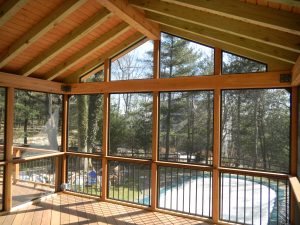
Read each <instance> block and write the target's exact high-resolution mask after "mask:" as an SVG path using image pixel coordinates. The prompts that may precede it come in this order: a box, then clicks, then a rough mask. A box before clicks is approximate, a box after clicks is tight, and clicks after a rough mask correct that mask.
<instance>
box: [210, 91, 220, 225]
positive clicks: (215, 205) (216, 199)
mask: <svg viewBox="0 0 300 225" xmlns="http://www.w3.org/2000/svg"><path fill="white" fill-rule="evenodd" d="M220 115H221V90H220V89H215V90H214V149H213V186H212V190H213V191H212V219H213V223H215V224H218V221H219V215H220V208H219V206H220V185H219V183H220V179H219V177H220V174H219V162H220Z"/></svg>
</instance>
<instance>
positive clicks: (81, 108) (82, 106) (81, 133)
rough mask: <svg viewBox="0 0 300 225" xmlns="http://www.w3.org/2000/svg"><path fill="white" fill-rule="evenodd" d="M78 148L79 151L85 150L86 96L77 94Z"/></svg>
mask: <svg viewBox="0 0 300 225" xmlns="http://www.w3.org/2000/svg"><path fill="white" fill-rule="evenodd" d="M77 112H78V121H77V122H78V148H79V150H80V151H83V152H86V151H87V96H86V95H78V101H77Z"/></svg>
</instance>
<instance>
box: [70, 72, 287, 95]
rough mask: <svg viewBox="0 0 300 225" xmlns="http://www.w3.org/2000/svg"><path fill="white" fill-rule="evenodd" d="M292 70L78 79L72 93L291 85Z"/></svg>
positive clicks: (72, 85)
mask: <svg viewBox="0 0 300 225" xmlns="http://www.w3.org/2000/svg"><path fill="white" fill-rule="evenodd" d="M289 72H290V71H279V72H267V73H249V74H233V75H224V76H213V75H212V76H195V77H178V78H176V79H173V78H165V79H148V80H129V81H114V82H94V83H79V84H78V83H77V84H71V87H72V91H71V92H70V94H93V93H124V92H153V91H177V90H182V91H191V90H212V89H237V88H238V89H243V88H269V87H274V88H276V87H291V83H290V82H287V83H281V82H280V74H286V73H289Z"/></svg>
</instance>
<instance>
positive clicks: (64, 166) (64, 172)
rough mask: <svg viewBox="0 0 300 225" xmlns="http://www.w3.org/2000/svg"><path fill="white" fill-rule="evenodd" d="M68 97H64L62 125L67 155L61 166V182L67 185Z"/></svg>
mask: <svg viewBox="0 0 300 225" xmlns="http://www.w3.org/2000/svg"><path fill="white" fill-rule="evenodd" d="M68 98H69V97H68V95H63V123H62V140H61V146H62V152H63V153H65V154H64V155H63V156H62V166H61V182H62V183H67V182H68V181H67V179H68V178H67V156H66V152H67V145H68V143H67V140H68Z"/></svg>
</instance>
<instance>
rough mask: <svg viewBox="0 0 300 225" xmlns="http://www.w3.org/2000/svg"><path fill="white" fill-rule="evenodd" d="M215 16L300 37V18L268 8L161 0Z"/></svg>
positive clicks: (216, 0)
mask: <svg viewBox="0 0 300 225" xmlns="http://www.w3.org/2000/svg"><path fill="white" fill-rule="evenodd" d="M163 1H167V2H172V3H175V4H177V5H180V6H185V7H189V8H193V9H197V10H201V11H205V12H209V13H213V14H216V15H220V16H224V17H227V18H232V19H235V20H240V21H245V22H247V23H249V24H254V25H258V26H262V27H267V28H271V29H275V30H279V31H282V32H287V33H290V34H296V35H300V16H299V14H293V13H291V12H286V11H283V10H277V9H273V8H270V7H265V6H260V5H255V4H247V3H245V2H241V1H232V0H222V1H220V0H210V1H199V0H163Z"/></svg>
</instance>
